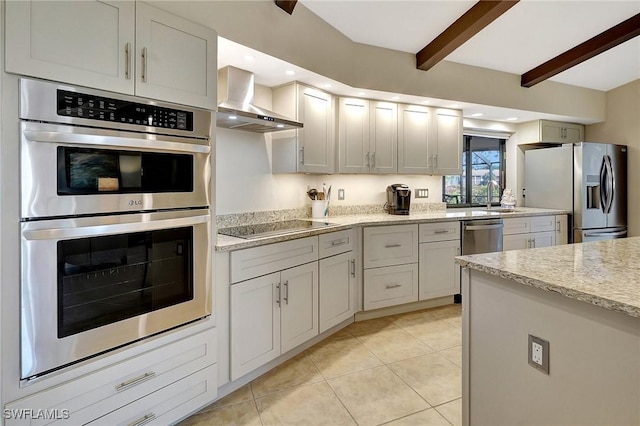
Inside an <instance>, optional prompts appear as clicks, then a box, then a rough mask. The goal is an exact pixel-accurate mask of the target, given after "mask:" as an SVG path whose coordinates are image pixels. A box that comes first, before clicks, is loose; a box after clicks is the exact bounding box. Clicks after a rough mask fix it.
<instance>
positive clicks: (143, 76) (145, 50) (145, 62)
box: [140, 47, 147, 83]
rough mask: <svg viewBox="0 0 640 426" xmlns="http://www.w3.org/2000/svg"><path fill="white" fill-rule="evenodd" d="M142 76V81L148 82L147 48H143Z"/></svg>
mask: <svg viewBox="0 0 640 426" xmlns="http://www.w3.org/2000/svg"><path fill="white" fill-rule="evenodd" d="M140 77H141V78H142V82H143V83H146V82H147V48H146V47H143V48H142V72H141V75H140Z"/></svg>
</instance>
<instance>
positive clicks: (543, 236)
mask: <svg viewBox="0 0 640 426" xmlns="http://www.w3.org/2000/svg"><path fill="white" fill-rule="evenodd" d="M556 229H557V221H556V217H555V216H532V217H519V218H507V219H504V231H503V232H504V235H503V238H502V250H503V251H509V250H521V249H528V248H540V247H549V246H553V245H555V244H556V233H557V231H556Z"/></svg>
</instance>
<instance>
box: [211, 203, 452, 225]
mask: <svg viewBox="0 0 640 426" xmlns="http://www.w3.org/2000/svg"><path fill="white" fill-rule="evenodd" d="M446 209H447V205H446V203H420V204H411V211H412V212H429V211H444V210H446ZM380 213H386V211H385V210H384V207H383V205H382V204H366V205H355V206H329V219H331V216H346V215H365V214H380ZM310 217H311V206H308V207H302V208H298V209H285V210H268V211H262V212H249V213H236V214H224V215H218V216H216V227H217V228H218V229H220V228H230V227H233V226H241V225H252V224H255V223H265V222H277V221H281V220H290V219H299V218H310Z"/></svg>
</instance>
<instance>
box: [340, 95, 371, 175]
mask: <svg viewBox="0 0 640 426" xmlns="http://www.w3.org/2000/svg"><path fill="white" fill-rule="evenodd" d="M338 108H339V110H338V128H339V134H338V145H339V149H340V151H339V156H340V159H339V165H338V171H339V172H340V173H369V102H368V101H365V100H362V99H346V98H341V99H340V105H339V107H338Z"/></svg>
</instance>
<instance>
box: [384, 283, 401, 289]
mask: <svg viewBox="0 0 640 426" xmlns="http://www.w3.org/2000/svg"><path fill="white" fill-rule="evenodd" d="M398 287H402V284H387V285H386V286H385V288H386V289H387V290H390V289H392V288H398Z"/></svg>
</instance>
